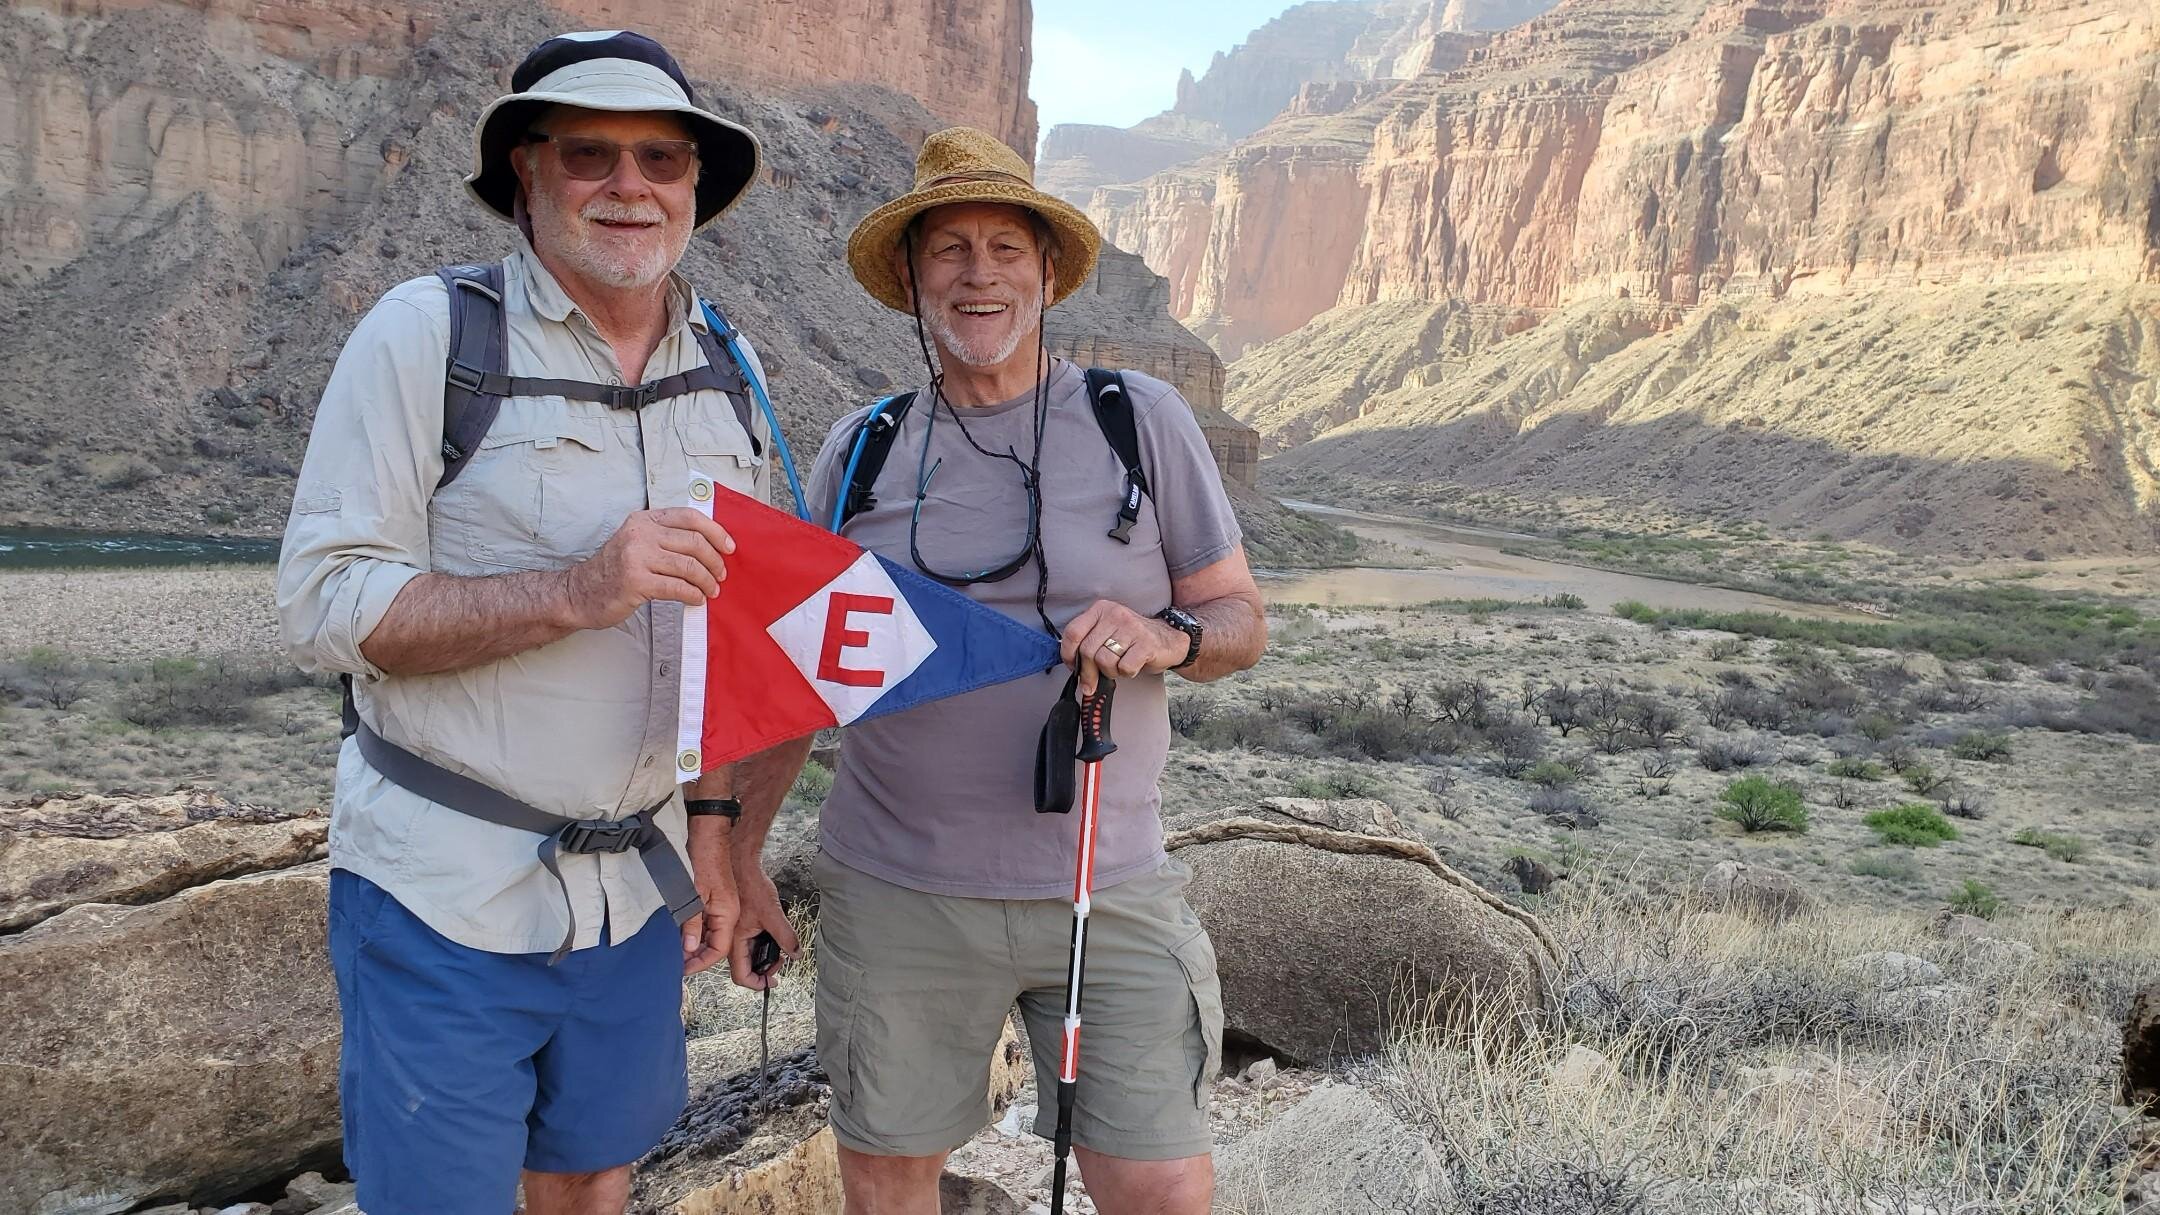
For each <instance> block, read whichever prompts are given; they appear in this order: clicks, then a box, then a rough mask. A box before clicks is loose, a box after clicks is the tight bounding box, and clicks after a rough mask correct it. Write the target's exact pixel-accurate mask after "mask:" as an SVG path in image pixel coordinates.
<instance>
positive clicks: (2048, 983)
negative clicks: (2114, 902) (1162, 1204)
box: [1373, 866, 2160, 1215]
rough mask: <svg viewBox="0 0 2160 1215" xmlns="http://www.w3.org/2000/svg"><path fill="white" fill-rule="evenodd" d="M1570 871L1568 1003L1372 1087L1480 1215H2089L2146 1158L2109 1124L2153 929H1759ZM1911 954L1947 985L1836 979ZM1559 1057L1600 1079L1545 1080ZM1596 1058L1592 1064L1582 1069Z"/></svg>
mask: <svg viewBox="0 0 2160 1215" xmlns="http://www.w3.org/2000/svg"><path fill="white" fill-rule="evenodd" d="M1637 888H1638V883H1637V882H1636V881H1635V880H1633V877H1632V875H1628V874H1625V873H1622V872H1620V871H1618V870H1615V869H1611V868H1607V867H1605V866H1587V867H1584V868H1580V869H1578V871H1577V874H1576V878H1575V880H1574V881H1573V882H1571V883H1570V884H1569V885H1568V886H1567V888H1566V889H1565V891H1564V892H1563V893H1562V894H1561V895H1559V896H1558V897H1556V898H1555V899H1554V900H1553V901H1552V902H1550V903H1549V904H1548V905H1547V909H1546V918H1547V922H1548V924H1549V925H1550V926H1551V928H1552V929H1553V930H1554V932H1555V933H1556V934H1557V935H1559V936H1560V937H1561V939H1562V941H1563V942H1564V944H1565V945H1566V946H1567V948H1568V951H1569V966H1568V974H1567V978H1566V981H1565V989H1564V996H1563V1001H1562V1011H1561V1013H1560V1015H1559V1017H1558V1018H1557V1020H1556V1022H1555V1023H1554V1024H1552V1025H1550V1026H1548V1027H1545V1029H1543V1030H1542V1031H1541V1032H1539V1033H1537V1034H1534V1035H1532V1036H1531V1037H1529V1038H1528V1039H1527V1040H1526V1039H1524V1038H1523V1036H1522V1035H1520V1034H1512V1033H1504V1032H1499V1031H1500V1030H1502V1029H1506V1028H1509V1027H1503V1026H1497V1025H1490V1024H1488V1025H1482V1026H1478V1027H1476V1030H1475V1032H1469V1033H1463V1032H1449V1031H1444V1030H1428V1031H1424V1032H1420V1033H1414V1034H1411V1035H1409V1036H1406V1037H1403V1038H1402V1039H1400V1040H1399V1041H1397V1042H1396V1044H1395V1045H1394V1047H1393V1048H1392V1050H1391V1051H1390V1052H1389V1054H1388V1056H1387V1057H1386V1059H1385V1060H1384V1061H1382V1062H1380V1063H1379V1064H1377V1065H1376V1070H1377V1075H1376V1076H1375V1077H1373V1079H1375V1080H1376V1082H1377V1084H1378V1087H1379V1088H1380V1089H1381V1091H1383V1092H1384V1093H1386V1094H1387V1095H1388V1096H1389V1097H1390V1098H1391V1100H1392V1101H1393V1103H1394V1104H1395V1105H1396V1106H1397V1108H1398V1110H1399V1111H1400V1112H1402V1113H1403V1114H1405V1115H1406V1116H1407V1118H1408V1119H1409V1121H1410V1122H1411V1123H1412V1124H1413V1125H1415V1126H1418V1127H1420V1128H1422V1129H1423V1130H1424V1131H1426V1133H1428V1134H1429V1135H1430V1136H1431V1138H1432V1140H1433V1142H1434V1145H1435V1147H1436V1148H1437V1149H1438V1150H1439V1151H1440V1153H1441V1156H1442V1158H1443V1160H1444V1161H1445V1166H1446V1168H1447V1170H1448V1172H1449V1175H1450V1180H1451V1181H1452V1182H1453V1183H1454V1187H1455V1193H1456V1197H1455V1202H1456V1204H1457V1205H1456V1206H1455V1207H1454V1208H1452V1209H1457V1210H1462V1211H1466V1212H1478V1213H1480V1215H1548V1213H1549V1215H1559V1213H1560V1212H1568V1213H1569V1215H1724V1213H1726V1212H1731V1213H1733V1215H1739V1213H1741V1212H1748V1213H1750V1215H1753V1213H1756V1212H1773V1213H1782V1212H1795V1213H1798V1212H1808V1213H1810V1215H1832V1213H1837V1215H1844V1213H1846V1212H1878V1213H1882V1215H1890V1213H1893V1212H1894V1213H1897V1215H1920V1213H1921V1212H1934V1213H1938V1215H1951V1213H1958V1215H1967V1213H1971V1215H1978V1213H1980V1212H2004V1213H2009V1212H2016V1213H2018V1215H2094V1213H2097V1212H2101V1211H2111V1212H2112V1211H2120V1210H2121V1194H2122V1187H2123V1184H2124V1180H2125V1175H2126V1172H2127V1171H2128V1170H2130V1169H2131V1168H2132V1165H2133V1160H2134V1157H2135V1156H2136V1154H2137V1152H2138V1150H2139V1147H2140V1145H2141V1144H2142V1143H2143V1142H2144V1140H2145V1138H2146V1135H2147V1132H2146V1131H2144V1130H2143V1129H2142V1128H2141V1127H2140V1125H2139V1124H2138V1123H2137V1121H2136V1120H2135V1119H2134V1118H2133V1117H2132V1116H2131V1115H2130V1113H2129V1112H2128V1111H2125V1110H2121V1109H2119V1108H2116V1107H2115V1106H2114V1105H2113V1100H2114V1076H2115V1068H2116V1065H2117V1054H2118V1051H2119V1037H2118V1032H2119V1031H2118V1030H2117V1028H2116V1027H2117V1025H2118V1024H2119V1021H2120V1017H2121V1016H2122V1014H2123V1012H2124V1011H2126V1009H2127V1007H2128V1003H2129V999H2130V996H2131V994H2132V993H2133V992H2134V991H2135V990H2136V989H2137V988H2138V987H2139V986H2141V985H2143V984H2145V983H2148V982H2151V981H2153V980H2155V979H2160V932H2156V931H2155V930H2156V929H2160V923H2156V917H2155V916H2154V914H2152V913H2150V912H2108V913H2100V912H2072V913H2067V914H2061V915H2050V916H2032V917H2024V918H2016V919H2011V920H2006V921H2003V922H2001V923H1999V924H1998V925H1997V927H1998V928H1999V929H2000V930H2001V931H2002V932H2003V933H2004V934H2005V936H2006V937H2008V938H2012V939H2015V940H2019V941H2022V942H2024V943H2025V944H2026V945H2027V946H2029V947H2030V949H2031V950H2032V951H2033V952H2032V953H2030V954H2028V953H2027V952H2026V951H2025V950H2024V949H2020V948H2019V947H2018V946H2016V945H2003V944H1992V943H1991V944H1977V945H1976V944H1973V943H1971V942H1953V941H1944V940H1940V939H1937V938H1935V937H1933V936H1931V935H1930V934H1929V933H1928V932H1927V931H1926V927H1925V921H1924V919H1923V918H1922V917H1919V916H1914V915H1903V914H1898V913H1887V914H1885V913H1881V912H1869V911H1853V910H1833V911H1831V912H1828V913H1823V914H1815V915H1809V916H1805V917H1802V918H1800V919H1797V920H1794V921H1791V922H1789V923H1787V924H1784V925H1774V926H1773V925H1766V924H1761V923H1756V922H1752V921H1747V920H1743V919H1738V918H1735V917H1732V916H1729V915H1726V914H1723V913H1717V912H1709V911H1704V910H1700V909H1698V908H1695V907H1693V906H1692V905H1691V904H1690V903H1689V902H1688V901H1687V900H1685V899H1681V898H1671V899H1664V900H1646V899H1644V898H1643V897H1642V896H1641V895H1639V894H1638V893H1636V890H1637ZM1886 949H1888V950H1901V951H1904V952H1907V953H1911V954H1915V955H1919V956H1922V957H1925V958H1927V959H1928V960H1930V961H1932V962H1933V963H1935V964H1936V965H1937V966H1939V967H1940V968H1941V970H1942V972H1943V978H1942V979H1941V980H1940V981H1939V982H1934V983H1928V984H1924V985H1921V986H1918V987H1910V988H1905V989H1903V990H1890V991H1886V990H1884V989H1882V987H1880V986H1879V985H1877V984H1875V983H1872V982H1870V981H1869V980H1868V979H1867V978H1865V977H1864V976H1862V975H1860V974H1857V973H1855V972H1854V971H1853V970H1852V969H1851V968H1849V967H1846V966H1844V965H1842V964H1843V963H1845V962H1846V961H1847V960H1848V959H1851V958H1853V957H1855V956H1856V955H1860V954H1865V953H1870V952H1875V951H1880V950H1886ZM1575 1047H1587V1048H1590V1049H1592V1050H1595V1051H1596V1052H1598V1053H1599V1054H1600V1055H1602V1056H1603V1057H1604V1058H1605V1059H1606V1060H1609V1061H1610V1063H1611V1065H1612V1066H1611V1067H1610V1068H1606V1067H1604V1066H1602V1065H1598V1064H1596V1063H1595V1062H1594V1061H1591V1062H1589V1063H1579V1064H1578V1066H1577V1068H1575V1069H1573V1070H1572V1071H1571V1070H1570V1069H1566V1068H1559V1067H1557V1066H1556V1065H1557V1064H1558V1063H1559V1061H1560V1060H1561V1059H1563V1058H1564V1057H1566V1055H1567V1054H1568V1052H1569V1050H1570V1049H1571V1048H1575ZM1585 1058H1587V1057H1585Z"/></svg>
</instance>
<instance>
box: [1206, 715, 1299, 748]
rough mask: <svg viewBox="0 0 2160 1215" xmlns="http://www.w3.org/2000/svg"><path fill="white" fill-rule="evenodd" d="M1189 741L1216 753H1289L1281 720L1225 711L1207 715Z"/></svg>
mask: <svg viewBox="0 0 2160 1215" xmlns="http://www.w3.org/2000/svg"><path fill="white" fill-rule="evenodd" d="M1193 741H1194V742H1197V743H1199V744H1200V745H1201V746H1203V747H1209V748H1212V749H1216V750H1224V749H1228V748H1232V747H1248V748H1264V749H1267V750H1276V751H1282V750H1290V749H1292V748H1291V747H1290V746H1289V745H1288V743H1287V741H1286V740H1285V738H1284V736H1283V723H1282V721H1281V719H1279V718H1276V717H1274V716H1272V715H1270V714H1268V713H1264V712H1250V711H1247V710H1244V709H1228V710H1224V711H1222V712H1219V713H1215V714H1212V715H1210V716H1209V717H1208V719H1207V720H1206V721H1203V722H1201V723H1200V725H1199V727H1198V728H1197V730H1196V732H1195V733H1194V735H1193Z"/></svg>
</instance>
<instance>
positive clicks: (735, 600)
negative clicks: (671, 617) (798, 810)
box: [675, 473, 1058, 780]
mask: <svg viewBox="0 0 2160 1215" xmlns="http://www.w3.org/2000/svg"><path fill="white" fill-rule="evenodd" d="M690 506H691V508H692V509H694V510H699V511H702V512H704V513H706V514H708V515H710V516H711V517H712V519H713V520H714V521H715V522H717V523H719V524H720V526H722V527H724V528H726V529H727V531H728V534H729V535H730V536H733V537H734V539H735V552H734V553H733V555H731V556H729V557H728V559H727V580H726V581H725V582H723V583H721V584H720V594H719V596H718V597H716V598H714V599H712V600H710V601H708V602H707V603H705V604H704V605H703V606H701V607H686V608H684V609H683V636H682V693H681V696H682V701H681V718H680V726H679V727H678V729H677V733H676V757H675V776H676V779H678V780H694V779H696V778H697V776H698V775H700V774H701V773H704V772H709V771H711V770H712V769H714V768H717V767H719V766H720V765H722V764H725V763H730V762H732V761H734V760H737V759H741V758H743V757H744V756H748V755H754V754H756V753H757V752H759V751H762V750H764V749H765V748H767V747H769V746H772V745H773V744H775V743H780V742H785V741H787V740H788V739H791V738H801V737H802V736H803V735H805V734H812V733H815V732H817V731H818V730H821V729H824V728H825V727H827V726H836V725H837V726H844V725H848V724H849V723H851V722H857V721H861V720H863V719H864V718H869V717H877V716H879V715H881V714H885V713H895V712H898V711H900V710H901V709H906V708H910V707H912V706H914V705H919V704H922V703H924V702H925V701H931V700H937V699H939V698H941V697H946V696H957V695H959V694H960V693H962V692H972V691H974V690H975V689H976V688H981V687H987V686H989V685H991V684H994V683H1003V682H1004V681H1006V680H1008V679H1018V678H1020V677H1021V676H1023V675H1033V674H1036V673H1038V672H1041V671H1046V670H1048V669H1050V668H1051V667H1053V666H1056V665H1057V663H1058V643H1057V642H1056V641H1055V640H1053V639H1052V638H1051V637H1050V636H1049V635H1048V634H1046V633H1044V632H1042V631H1041V630H1040V629H1035V628H1031V627H1029V626H1027V625H1025V624H1022V623H1020V622H1019V621H1017V620H1014V619H1012V618H1011V617H1009V616H1006V615H1004V614H1003V613H1001V612H998V611H995V610H993V609H991V608H986V607H984V606H982V605H981V604H979V603H976V602H975V601H974V600H972V599H969V598H968V597H967V596H965V595H962V594H960V593H959V592H957V591H955V590H953V589H952V588H950V587H947V586H943V585H941V584H939V583H937V582H933V581H931V580H930V579H928V578H925V577H923V576H922V575H921V574H918V573H916V572H915V571H913V570H909V569H903V568H902V567H900V566H898V565H895V564H893V563H892V562H890V561H887V560H886V559H885V558H883V557H880V556H878V555H877V554H875V553H870V552H865V551H863V550H862V549H861V548H858V547H857V546H856V545H854V544H852V543H850V542H849V541H847V540H844V539H842V538H840V537H839V536H836V535H834V534H832V533H831V532H828V531H825V530H824V529H823V528H820V527H817V526H815V525H814V524H810V523H805V522H803V521H802V520H800V519H797V518H795V517H794V516H792V515H788V514H785V513H783V512H781V511H777V510H774V509H773V508H771V507H769V506H767V505H765V504H764V503H762V502H759V501H757V500H755V499H752V498H748V497H745V496H743V495H742V494H738V493H735V492H734V491H732V490H730V489H728V488H726V487H725V486H722V485H719V484H717V483H715V482H714V481H713V480H712V478H710V477H708V476H705V475H704V474H702V473H692V474H691V478H690Z"/></svg>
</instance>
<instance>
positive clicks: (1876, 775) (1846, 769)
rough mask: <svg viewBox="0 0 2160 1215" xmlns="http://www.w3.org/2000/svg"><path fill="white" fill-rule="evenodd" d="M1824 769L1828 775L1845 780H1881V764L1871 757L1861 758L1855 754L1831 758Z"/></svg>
mask: <svg viewBox="0 0 2160 1215" xmlns="http://www.w3.org/2000/svg"><path fill="white" fill-rule="evenodd" d="M1825 770H1826V771H1827V772H1829V773H1830V775H1832V776H1835V777H1840V778H1842V779H1845V780H1881V779H1882V777H1883V770H1882V765H1881V764H1878V763H1876V762H1875V761H1874V760H1872V759H1862V758H1860V757H1859V756H1857V755H1848V756H1845V757H1844V758H1842V759H1833V760H1831V761H1830V766H1829V767H1828V768H1827V769H1825Z"/></svg>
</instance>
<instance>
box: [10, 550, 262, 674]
mask: <svg viewBox="0 0 2160 1215" xmlns="http://www.w3.org/2000/svg"><path fill="white" fill-rule="evenodd" d="M274 577H275V575H274V572H273V571H272V570H271V569H270V567H268V566H228V567H221V568H209V569H205V568H201V567H194V568H189V569H166V570H24V571H19V572H8V573H0V654H13V653H20V652H21V651H24V650H27V649H29V648H30V647H32V646H39V645H50V646H57V647H59V648H61V649H63V650H67V651H69V652H71V653H74V654H77V655H80V656H82V657H85V658H101V659H122V660H126V659H145V658H163V657H168V656H171V655H176V654H222V653H244V654H262V653H266V652H271V651H274V650H275V649H276V647H277V644H278V640H277V608H276V600H275V599H274V597H273V592H272V585H273V580H274Z"/></svg>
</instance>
